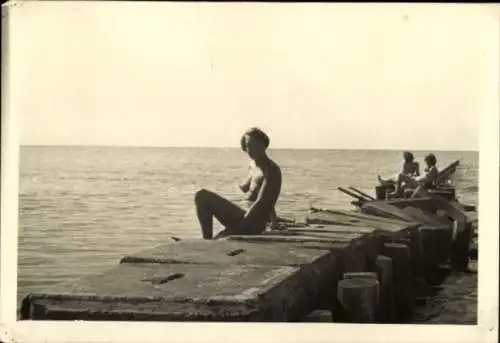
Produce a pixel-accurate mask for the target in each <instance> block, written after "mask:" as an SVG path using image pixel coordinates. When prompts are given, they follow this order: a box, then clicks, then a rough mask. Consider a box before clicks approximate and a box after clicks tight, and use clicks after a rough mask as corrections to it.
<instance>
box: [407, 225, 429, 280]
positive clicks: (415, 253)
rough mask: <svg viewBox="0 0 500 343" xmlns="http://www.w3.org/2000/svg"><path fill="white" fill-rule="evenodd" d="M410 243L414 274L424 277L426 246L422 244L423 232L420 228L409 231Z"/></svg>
mask: <svg viewBox="0 0 500 343" xmlns="http://www.w3.org/2000/svg"><path fill="white" fill-rule="evenodd" d="M408 235H409V237H410V243H409V244H408V246H409V248H410V257H411V264H412V270H413V276H414V277H415V278H417V279H420V278H422V279H423V277H424V274H425V273H424V271H425V269H424V256H425V252H424V247H423V244H422V233H421V231H420V228H414V229H411V230H410V232H409V234H408Z"/></svg>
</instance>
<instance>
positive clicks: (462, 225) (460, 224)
mask: <svg viewBox="0 0 500 343" xmlns="http://www.w3.org/2000/svg"><path fill="white" fill-rule="evenodd" d="M456 223H457V226H456V234H455V235H454V236H455V239H454V241H453V243H452V245H451V256H450V264H451V266H452V267H453V269H455V270H461V271H462V270H467V266H468V265H469V245H470V241H471V239H472V225H471V223H467V221H466V220H457V221H456Z"/></svg>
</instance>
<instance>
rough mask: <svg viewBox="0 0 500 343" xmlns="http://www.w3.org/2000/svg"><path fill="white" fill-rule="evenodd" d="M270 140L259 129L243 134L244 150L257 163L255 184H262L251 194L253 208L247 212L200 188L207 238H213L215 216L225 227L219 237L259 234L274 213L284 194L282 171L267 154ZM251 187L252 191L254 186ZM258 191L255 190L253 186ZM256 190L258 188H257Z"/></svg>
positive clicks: (200, 209)
mask: <svg viewBox="0 0 500 343" xmlns="http://www.w3.org/2000/svg"><path fill="white" fill-rule="evenodd" d="M269 141H270V140H269V137H268V136H267V135H266V134H265V133H264V132H262V131H261V130H260V129H258V128H251V129H249V130H248V131H246V132H245V133H244V134H243V137H242V139H241V148H242V150H243V151H245V152H246V153H247V154H248V156H249V157H250V159H251V160H253V161H254V163H255V171H254V173H255V175H259V176H258V177H256V178H254V179H255V180H254V181H253V182H254V183H255V184H259V183H260V187H258V191H256V192H254V193H257V194H253V193H252V194H250V195H249V198H251V199H255V200H253V201H251V205H250V208H249V209H248V210H246V211H245V210H244V209H242V208H241V207H239V206H238V205H236V204H234V203H232V202H230V201H229V200H227V199H225V198H223V197H221V196H220V195H218V194H216V193H213V192H211V191H208V190H206V189H201V190H199V191H198V192H196V195H195V204H196V213H197V216H198V220H199V222H200V225H201V231H202V236H203V238H204V239H213V217H215V218H217V220H218V221H219V222H220V223H221V224H222V225H223V226H224V227H225V229H224V230H223V231H222V232H220V233H219V234H218V235H217V237H216V238H220V237H223V236H227V235H234V234H259V233H261V232H263V231H264V230H265V228H266V224H267V222H268V220H269V218H270V217H271V214H272V213H273V212H274V206H275V204H276V201H277V200H278V197H279V194H280V192H281V169H280V167H279V166H278V165H277V164H276V163H275V162H274V161H273V160H271V159H270V158H269V157H268V156H267V153H266V149H267V147H268V146H269ZM251 183H252V181H251V182H250V184H249V190H250V187H251ZM254 188H255V187H254ZM255 189H257V188H255Z"/></svg>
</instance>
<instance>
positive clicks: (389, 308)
mask: <svg viewBox="0 0 500 343" xmlns="http://www.w3.org/2000/svg"><path fill="white" fill-rule="evenodd" d="M375 268H376V271H377V274H378V279H379V283H380V299H379V306H378V311H377V321H380V322H382V323H392V322H394V284H393V273H392V259H391V258H389V257H387V256H384V255H378V256H377V258H376V259H375Z"/></svg>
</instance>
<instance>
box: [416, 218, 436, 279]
mask: <svg viewBox="0 0 500 343" xmlns="http://www.w3.org/2000/svg"><path fill="white" fill-rule="evenodd" d="M420 234H421V237H422V247H423V250H424V268H425V272H426V273H427V272H430V271H433V270H434V269H436V268H437V267H438V265H439V261H438V260H439V259H438V256H437V254H438V249H439V248H440V247H439V246H438V243H437V237H436V230H435V229H434V228H432V227H428V226H424V227H421V228H420Z"/></svg>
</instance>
